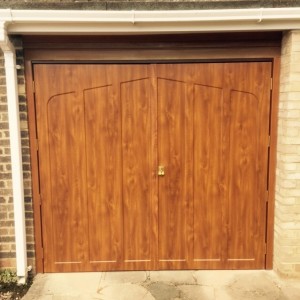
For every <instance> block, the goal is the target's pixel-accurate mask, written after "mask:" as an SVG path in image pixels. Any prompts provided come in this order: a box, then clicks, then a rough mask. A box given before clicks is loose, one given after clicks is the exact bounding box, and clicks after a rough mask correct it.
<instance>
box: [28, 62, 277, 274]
mask: <svg viewBox="0 0 300 300" xmlns="http://www.w3.org/2000/svg"><path fill="white" fill-rule="evenodd" d="M33 70H34V80H35V105H36V125H37V136H38V145H39V147H38V149H39V152H38V157H39V176H40V193H41V203H42V206H41V211H42V213H41V215H42V237H43V251H44V271H45V272H59V271H100V270H143V269H148V270H155V269H257V268H258V269H259V268H264V267H265V254H266V252H265V251H266V236H265V235H266V224H267V219H266V206H267V203H266V201H267V189H268V147H269V130H270V128H269V127H270V125H269V123H270V89H271V87H270V84H271V81H270V78H271V72H272V63H271V62H235V63H188V64H187V63H185V64H181V63H176V64H35V65H34V69H33Z"/></svg>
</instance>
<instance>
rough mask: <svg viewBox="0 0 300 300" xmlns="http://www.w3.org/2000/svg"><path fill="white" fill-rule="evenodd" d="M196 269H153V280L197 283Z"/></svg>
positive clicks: (151, 277) (151, 273) (151, 274)
mask: <svg viewBox="0 0 300 300" xmlns="http://www.w3.org/2000/svg"><path fill="white" fill-rule="evenodd" d="M193 274H194V271H152V272H150V280H151V281H161V282H175V283H182V284H183V283H189V284H195V283H196V280H195V278H194V276H193Z"/></svg>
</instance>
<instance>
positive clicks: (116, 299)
mask: <svg viewBox="0 0 300 300" xmlns="http://www.w3.org/2000/svg"><path fill="white" fill-rule="evenodd" d="M98 294H99V296H100V299H101V300H155V298H153V297H152V295H151V294H150V292H149V291H148V290H147V289H145V288H144V287H142V286H140V285H137V284H132V283H121V284H109V285H107V286H103V287H101V288H100V289H99V290H98Z"/></svg>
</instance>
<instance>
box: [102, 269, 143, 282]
mask: <svg viewBox="0 0 300 300" xmlns="http://www.w3.org/2000/svg"><path fill="white" fill-rule="evenodd" d="M146 280H147V273H146V271H130V272H105V273H103V274H102V276H101V284H102V283H103V282H104V283H105V284H106V283H125V282H131V283H139V282H143V281H146Z"/></svg>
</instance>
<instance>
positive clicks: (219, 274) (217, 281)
mask: <svg viewBox="0 0 300 300" xmlns="http://www.w3.org/2000/svg"><path fill="white" fill-rule="evenodd" d="M261 272H262V271H223V270H222V271H219V270H217V271H213V270H205V271H196V272H194V278H195V279H196V282H197V284H199V285H205V286H214V287H222V286H226V285H229V284H230V283H231V282H232V281H233V280H234V278H235V277H238V276H240V275H249V274H254V273H255V274H257V273H261ZM263 272H264V271H263Z"/></svg>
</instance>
